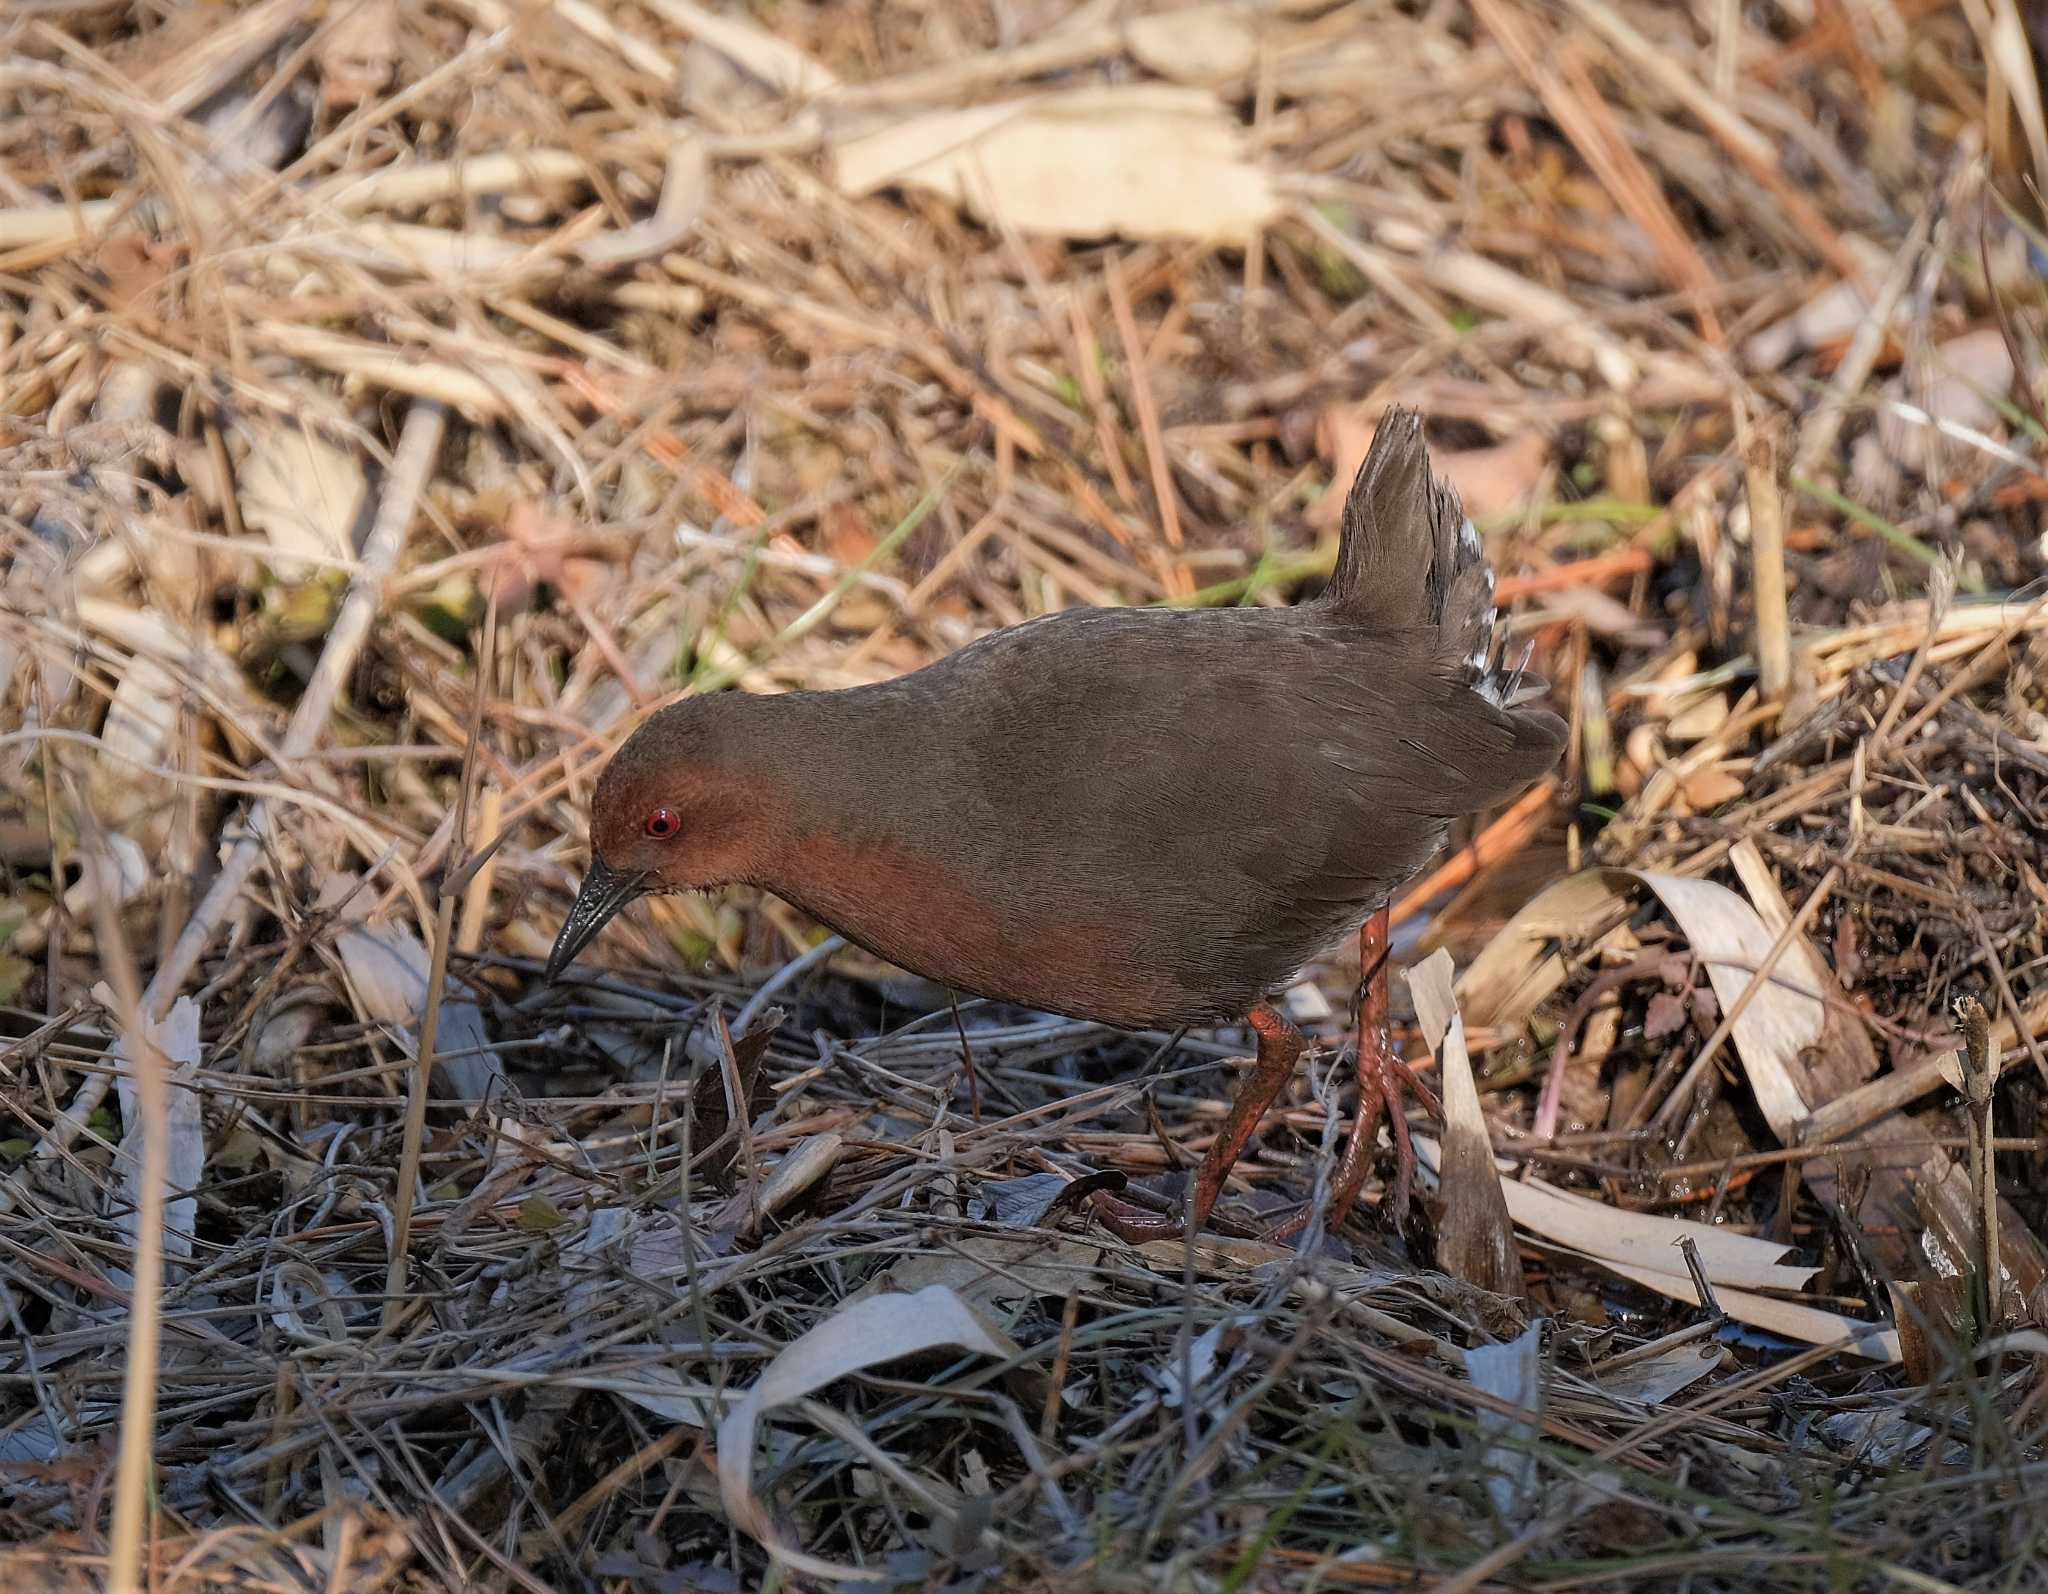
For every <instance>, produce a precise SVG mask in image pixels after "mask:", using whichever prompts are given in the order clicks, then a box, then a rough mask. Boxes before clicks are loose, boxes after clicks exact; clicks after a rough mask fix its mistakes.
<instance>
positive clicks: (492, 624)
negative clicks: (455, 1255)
mask: <svg viewBox="0 0 2048 1594" xmlns="http://www.w3.org/2000/svg"><path fill="white" fill-rule="evenodd" d="M497 647H498V597H497V593H496V591H495V590H494V591H493V592H492V594H491V600H490V604H489V606H488V607H487V608H486V609H485V610H484V639H483V646H482V648H481V649H480V651H479V652H478V655H477V670H476V690H475V692H474V693H473V694H472V696H471V698H470V704H469V736H468V739H467V742H466V744H465V745H464V747H463V749H462V783H461V785H460V786H459V787H458V788H457V789H456V795H455V832H454V834H453V836H451V837H450V839H449V842H448V863H449V869H448V878H447V879H445V880H444V881H443V883H442V886H441V891H440V901H439V902H438V903H437V904H436V905H435V910H434V944H433V949H432V951H431V952H430V953H429V955H428V958H427V1006H426V1011H425V1012H424V1013H422V1014H421V1015H420V1054H419V1057H418V1058H417V1059H416V1060H415V1061H414V1063H413V1070H412V1089H411V1091H410V1092H409V1094H408V1095H407V1096H406V1101H405V1134H404V1139H403V1142H402V1144H401V1146H400V1149H399V1153H398V1188H397V1190H395V1191H394V1192H393V1193H392V1202H391V1255H390V1257H389V1258H388V1259H387V1260H386V1262H385V1264H384V1321H383V1327H382V1332H384V1333H386V1334H389V1333H391V1332H392V1331H393V1330H394V1329H395V1328H396V1327H397V1326H398V1320H399V1317H400V1315H401V1314H402V1313H403V1311H404V1308H405V1273H406V1268H405V1260H406V1257H407V1255H408V1254H409V1253H410V1249H411V1243H412V1208H413V1199H414V1192H415V1191H417V1190H418V1188H419V1182H420V1154H421V1151H422V1148H423V1147H424V1146H425V1144H426V1138H427V1095H428V1086H429V1085H430V1084H431V1082H432V1079H433V1073H434V1043H435V1041H437V1040H438V1039H439V1038H440V1029H441V990H442V987H443V986H444V985H446V984H447V982H448V949H449V947H450V946H451V945H452V944H453V943H454V940H455V904H456V902H457V901H458V900H459V899H460V898H461V896H462V894H463V887H462V886H459V885H456V884H455V883H454V881H455V879H456V878H458V877H460V876H461V868H460V865H461V863H462V848H463V846H464V844H465V843H466V842H467V840H468V838H469V789H470V786H471V784H472V783H473V782H474V780H475V779H476V748H477V742H478V740H479V739H480V738H481V737H482V735H483V725H484V702H485V700H486V699H487V698H488V697H489V696H490V691H491V663H492V660H493V659H494V658H496V656H497ZM476 878H478V879H479V880H481V879H482V878H483V877H482V876H481V875H478V876H477V877H476Z"/></svg>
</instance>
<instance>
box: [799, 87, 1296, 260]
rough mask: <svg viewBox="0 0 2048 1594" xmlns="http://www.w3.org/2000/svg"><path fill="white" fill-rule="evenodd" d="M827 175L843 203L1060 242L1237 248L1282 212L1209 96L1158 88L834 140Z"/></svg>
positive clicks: (951, 117)
mask: <svg viewBox="0 0 2048 1594" xmlns="http://www.w3.org/2000/svg"><path fill="white" fill-rule="evenodd" d="M832 165H833V174H834V180H835V181H836V182H837V184H838V186H839V188H840V189H841V191H842V192H844V193H847V194H851V195H854V196H859V195H863V194H871V193H873V192H875V190H877V189H879V188H888V187H894V186H908V187H914V188H925V189H930V190H932V191H933V192H935V193H939V194H942V195H944V196H945V197H947V198H949V199H951V200H953V201H954V202H955V203H957V204H960V205H963V206H965V207H966V209H967V210H968V211H970V212H971V213H972V214H974V215H975V216H977V217H979V218H980V219H981V220H983V221H984V222H987V223H989V224H991V225H1002V226H1006V227H1014V228H1015V229H1017V230H1018V231H1019V232H1024V233H1050V234H1053V235H1055V236H1058V237H1065V238H1106V237H1123V238H1195V239H1202V240H1205V241H1208V242H1215V243H1236V244H1242V243H1243V242H1245V241H1246V240H1247V239H1248V238H1249V237H1250V236H1251V234H1252V233H1253V232H1254V231H1255V230H1257V229H1258V228H1261V227H1264V226H1266V225H1267V224H1268V223H1269V222H1271V221H1273V220H1275V219H1276V218H1277V217H1278V215H1279V213H1280V205H1279V200H1278V197H1277V196H1276V194H1275V193H1274V190H1273V185H1272V180H1271V177H1270V175H1269V174H1268V173H1267V172H1266V170H1265V169H1264V168H1263V167H1260V166H1257V165H1254V164H1253V163H1252V162H1251V161H1250V160H1248V159H1247V158H1246V154H1245V138H1244V130H1243V128H1242V127H1241V126H1240V125H1239V124H1238V122H1237V120H1236V118H1235V117H1233V116H1231V115H1230V113H1229V112H1228V111H1227V110H1225V109H1224V107H1223V106H1222V104H1221V103H1220V102H1219V101H1218V100H1217V99H1216V97H1215V96H1214V95H1213V94H1209V93H1206V92H1204V91H1201V90H1198V89H1183V88H1174V87H1170V86H1167V85H1164V84H1156V83H1151V84H1126V85H1121V86H1105V87H1092V88H1082V89H1067V90H1062V91H1060V92H1058V93H1052V94H1042V95H1036V96H1033V97H1032V98H1029V99H1019V100H1005V101H1001V102H999V103H997V104H993V105H976V106H969V107H966V108H965V109H960V110H945V111H932V112H928V113H926V114H924V115H922V116H915V117H911V118H909V119H908V120H906V121H902V122H898V123H896V124H895V125H894V126H891V127H886V128H883V129H882V130H880V131H879V132H874V133H868V134H865V135H860V136H855V137H850V138H847V139H844V140H842V141H841V142H840V143H839V144H838V145H837V146H836V147H835V149H834V150H833V152H832Z"/></svg>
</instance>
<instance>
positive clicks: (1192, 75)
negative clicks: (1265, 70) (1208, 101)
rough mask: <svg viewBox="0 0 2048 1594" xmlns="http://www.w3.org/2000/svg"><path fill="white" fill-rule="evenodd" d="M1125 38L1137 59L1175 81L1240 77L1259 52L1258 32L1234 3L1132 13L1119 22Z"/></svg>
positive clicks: (1229, 80) (1235, 79)
mask: <svg viewBox="0 0 2048 1594" xmlns="http://www.w3.org/2000/svg"><path fill="white" fill-rule="evenodd" d="M1124 42H1125V43H1126V44H1127V45H1128V46H1129V47H1130V51H1131V54H1132V55H1134V56H1135V57H1137V59H1138V62H1139V64H1140V65H1142V66H1144V67H1145V68H1147V69H1148V70H1150V71H1153V72H1157V73H1158V74H1159V75H1160V76H1161V77H1164V78H1171V79H1173V81H1174V82H1176V83H1205V84H1223V83H1234V82H1239V81H1242V80H1243V79H1244V78H1245V77H1246V76H1248V75H1249V74H1250V72H1251V69H1252V67H1253V66H1254V65H1255V64H1256V63H1257V61H1258V57H1259V36H1258V34H1257V32H1256V31H1254V29H1253V27H1252V23H1251V19H1250V18H1249V17H1247V16H1246V15H1245V14H1244V13H1243V12H1242V11H1240V10H1239V9H1238V8H1237V7H1235V6H1191V7H1189V8H1188V9H1187V10H1185V11H1163V12H1157V13H1154V14H1153V15H1150V16H1143V17H1133V18H1131V20H1130V21H1129V22H1128V23H1126V24H1125V26H1124Z"/></svg>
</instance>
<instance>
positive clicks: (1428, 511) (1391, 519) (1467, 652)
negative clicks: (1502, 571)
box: [1320, 409, 1544, 708]
mask: <svg viewBox="0 0 2048 1594" xmlns="http://www.w3.org/2000/svg"><path fill="white" fill-rule="evenodd" d="M1320 601H1321V602H1322V604H1323V606H1324V607H1325V608H1328V609H1331V610H1334V611H1335V612H1336V613H1338V614H1340V615H1342V616H1343V617H1344V618H1345V619H1347V620H1349V621H1351V622H1353V623H1354V624H1357V625H1362V626H1367V627H1370V628H1371V629H1373V630H1376V631H1378V630H1385V631H1406V632H1421V633H1433V636H1430V637H1429V639H1428V640H1427V642H1426V643H1425V645H1426V646H1427V647H1428V649H1429V650H1430V652H1432V653H1433V654H1435V655H1436V657H1437V658H1438V659H1439V660H1440V661H1441V663H1442V666H1443V668H1444V671H1445V673H1446V674H1450V675H1454V676H1456V677H1458V678H1460V679H1462V680H1464V681H1465V682H1466V683H1467V684H1469V685H1470V686H1471V687H1472V689H1473V690H1474V691H1476V692H1478V693H1479V694H1480V696H1482V697H1484V698H1486V699H1487V700H1488V701H1489V702H1491V703H1493V704H1495V705H1496V706H1498V707H1503V708H1511V707H1513V706H1515V705H1516V704H1518V703H1523V702H1527V701H1529V700H1531V699H1532V698H1535V697H1538V696H1540V695H1542V693H1543V691H1544V683H1543V682H1542V681H1539V680H1537V679H1535V678H1534V677H1533V676H1528V675H1525V674H1524V673H1523V672H1522V670H1521V669H1519V668H1517V669H1516V670H1514V671H1513V673H1512V674H1509V673H1504V672H1503V671H1502V670H1501V669H1500V667H1499V665H1498V663H1497V662H1496V661H1495V659H1494V652H1493V617H1494V609H1493V567H1492V566H1491V565H1489V564H1488V563H1487V562H1486V550H1485V548H1484V547H1483V546H1481V544H1480V541H1479V532H1478V530H1477V528H1475V527H1474V526H1473V524H1472V522H1471V521H1470V520H1469V519H1468V518H1467V517H1466V514H1465V508H1464V505H1463V504H1462V503H1460V502H1459V500H1458V493H1457V489H1456V488H1454V487H1452V486H1451V484H1450V483H1449V482H1447V481H1444V480H1442V479H1441V478H1440V477H1438V476H1436V475H1435V474H1434V473H1433V472H1432V471H1431V470H1430V468H1429V445H1428V444H1427V443H1425V442H1424V441H1423V438H1422V417H1421V416H1420V415H1419V414H1417V413H1416V412H1415V411H1414V410H1410V409H1391V410H1388V411H1387V413H1386V415H1385V416H1384V417H1382V418H1381V420H1380V424H1379V430H1378V431H1377V432H1375V433H1374V434H1373V440H1372V448H1371V450H1370V451H1369V452H1368V453H1367V454H1366V456H1365V463H1364V464H1363V465H1361V466H1360V467H1359V469H1358V477H1357V479H1356V480H1355V481H1353V482H1352V484H1351V492H1350V494H1349V496H1348V497H1347V498H1346V499H1345V501H1344V520H1343V531H1342V534H1341V536H1340V539H1339V542H1338V545H1337V568H1336V570H1335V571H1334V572H1333V573H1332V574H1331V577H1330V584H1329V585H1328V586H1327V587H1325V588H1324V589H1323V595H1322V598H1321V600H1320Z"/></svg>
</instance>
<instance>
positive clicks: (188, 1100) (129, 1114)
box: [93, 982, 206, 1278]
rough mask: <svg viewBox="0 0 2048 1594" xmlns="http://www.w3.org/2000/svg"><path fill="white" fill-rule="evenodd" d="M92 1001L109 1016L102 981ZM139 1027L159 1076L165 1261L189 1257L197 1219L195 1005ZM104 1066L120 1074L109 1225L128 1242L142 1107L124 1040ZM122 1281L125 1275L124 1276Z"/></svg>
mask: <svg viewBox="0 0 2048 1594" xmlns="http://www.w3.org/2000/svg"><path fill="white" fill-rule="evenodd" d="M93 998H94V1000H96V1001H97V1002H99V1004H100V1005H101V1006H102V1007H104V1008H106V1009H107V1010H108V1011H110V1012H111V1011H112V1010H113V1007H114V993H113V992H112V991H111V990H109V989H108V988H107V986H106V985H105V983H104V982H102V983H101V984H98V985H95V986H94V987H93ZM145 1022H146V1027H147V1032H148V1036H149V1042H150V1044H151V1045H152V1046H153V1047H154V1048H155V1049H156V1052H157V1055H158V1058H159V1060H160V1061H161V1064H162V1067H163V1070H164V1089H165V1102H164V1132H165V1139H164V1232H163V1250H164V1254H165V1255H166V1256H171V1257H180V1258H183V1257H189V1256H190V1255H191V1254H192V1231H193V1225H194V1224H195V1223H196V1222H197V1221H198V1218H199V1201H198V1198H197V1197H196V1196H194V1195H192V1194H191V1193H190V1192H192V1191H194V1190H197V1189H198V1188H199V1186H200V1184H201V1182H202V1181H203V1180H204V1179H205V1177H206V1129H205V1125H204V1123H203V1122H202V1121H201V1118H200V1112H199V1091H198V1089H197V1088H196V1087H195V1084H194V1081H193V1075H194V1074H196V1073H197V1072H198V1069H199V1004H198V1003H197V1002H195V1001H193V1000H192V998H191V997H189V996H181V997H179V998H178V999H177V1000H176V1001H175V1002H173V1003H172V1004H171V1010H170V1011H169V1012H168V1013H166V1014H165V1015H164V1016H163V1018H162V1019H161V1020H159V1021H156V1022H153V1023H150V1022H147V1021H145ZM107 1061H108V1062H110V1063H112V1064H113V1065H114V1066H115V1067H116V1068H118V1069H119V1070H120V1072H119V1074H117V1075H116V1076H115V1088H116V1091H117V1092H118V1094H119V1097H120V1102H121V1126H122V1133H121V1147H120V1150H119V1152H118V1153H117V1155H116V1157H115V1159H114V1164H115V1167H116V1168H117V1169H118V1170H119V1173H120V1176H121V1204H120V1212H119V1216H118V1218H117V1219H116V1223H117V1226H118V1227H119V1228H120V1230H121V1232H122V1233H123V1234H125V1235H127V1236H128V1238H129V1239H130V1240H131V1241H132V1240H133V1239H134V1238H135V1225H136V1221H137V1218H138V1216H139V1214H140V1211H141V1202H142V1191H143V1185H142V1135H143V1126H142V1102H141V1097H140V1096H139V1094H138V1092H137V1089H136V1085H135V1068H134V1065H133V1063H132V1062H130V1061H129V1059H128V1053H127V1041H126V1038H125V1037H117V1038H116V1039H115V1041H114V1044H113V1046H112V1047H111V1048H109V1050H108V1053H107ZM123 1277H124V1278H125V1277H126V1275H125V1274H124V1275H123Z"/></svg>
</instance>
